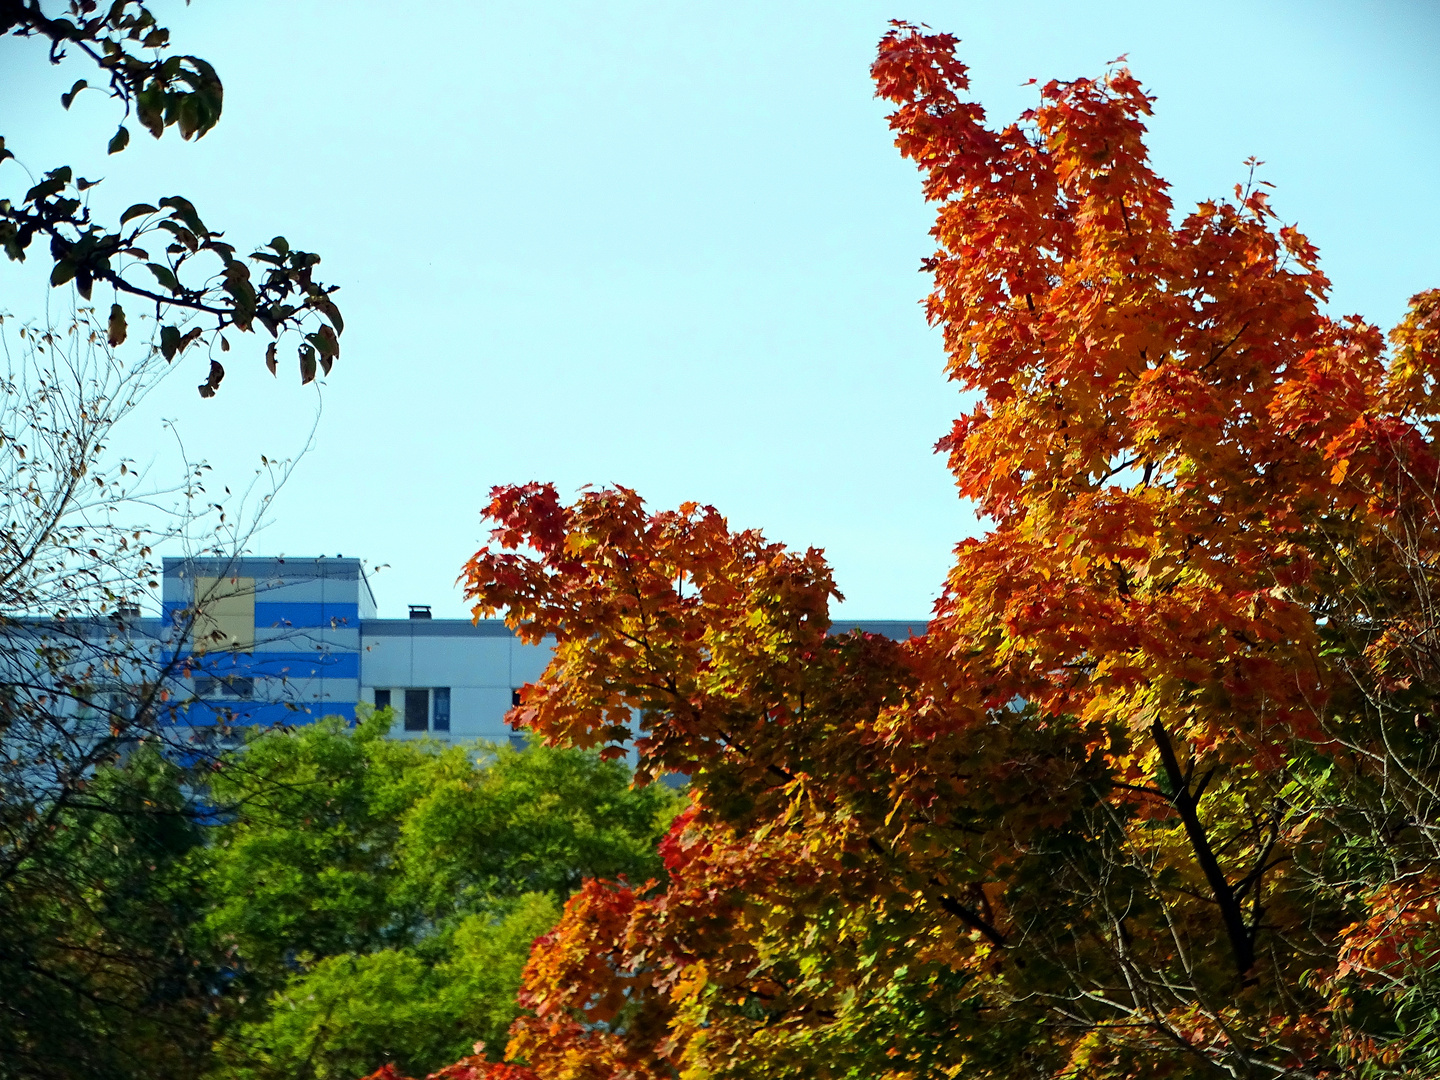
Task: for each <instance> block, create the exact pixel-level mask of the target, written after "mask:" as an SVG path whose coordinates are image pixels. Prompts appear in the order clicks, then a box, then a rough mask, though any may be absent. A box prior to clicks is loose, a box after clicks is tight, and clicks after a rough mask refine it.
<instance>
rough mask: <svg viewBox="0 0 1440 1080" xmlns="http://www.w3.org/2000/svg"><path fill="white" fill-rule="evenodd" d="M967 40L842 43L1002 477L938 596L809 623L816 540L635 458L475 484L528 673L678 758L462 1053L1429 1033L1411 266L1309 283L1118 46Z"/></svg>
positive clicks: (936, 1070)
mask: <svg viewBox="0 0 1440 1080" xmlns="http://www.w3.org/2000/svg"><path fill="white" fill-rule="evenodd" d="M955 47H956V40H955V39H954V38H953V37H951V36H949V35H946V34H938V33H932V32H929V31H927V30H923V29H920V28H917V27H913V26H909V25H905V24H897V25H896V26H895V27H894V29H892V30H891V31H890V32H889V33H888V34H887V35H886V36H885V38H884V39H883V40H882V42H881V44H880V50H879V56H878V58H877V60H876V62H875V64H874V67H873V70H872V74H873V76H874V78H875V81H876V86H877V93H878V94H879V96H881V97H882V98H884V99H885V100H887V101H889V102H890V103H892V104H893V105H894V107H895V108H894V111H893V112H892V113H891V115H890V124H891V127H892V129H893V130H894V131H895V133H896V144H897V146H898V148H899V149H900V151H901V153H902V154H903V155H904V156H906V157H907V158H909V159H911V160H913V161H915V162H916V164H917V165H918V166H919V168H920V170H921V174H922V178H923V185H924V193H925V197H926V198H927V199H928V200H930V201H931V202H932V203H933V204H934V205H935V207H936V223H935V227H934V230H933V236H934V238H935V240H936V244H937V250H936V251H935V253H934V255H933V256H932V257H931V258H929V259H928V260H927V261H926V267H927V268H928V269H929V270H930V272H931V273H932V274H933V276H934V282H935V288H934V291H933V292H932V293H931V295H930V297H929V300H928V306H927V312H928V315H929V318H930V320H931V321H932V322H933V323H934V324H936V325H938V326H940V327H941V328H942V330H943V332H944V340H945V347H946V353H947V358H948V359H947V372H948V374H949V376H950V378H951V379H953V380H955V381H956V382H958V383H959V384H960V385H961V386H962V387H963V388H964V389H966V390H968V391H971V392H973V393H974V395H975V396H974V401H975V404H974V407H973V408H972V409H971V410H970V411H969V412H968V413H967V414H966V415H964V416H962V417H961V418H960V419H959V420H958V421H957V422H956V423H955V425H954V427H953V429H952V430H951V431H950V432H949V433H948V434H947V435H946V436H945V437H944V439H943V440H942V441H941V443H940V449H941V450H942V451H943V452H944V453H946V454H947V455H948V458H949V463H950V467H951V470H952V472H953V473H954V475H955V478H956V483H957V487H958V490H959V493H960V494H961V496H962V497H964V498H967V499H969V500H971V501H973V502H974V503H975V504H976V506H977V507H978V508H979V509H980V511H981V512H982V513H983V514H984V515H985V517H986V519H987V520H988V522H989V527H988V529H987V531H986V533H985V535H984V536H983V537H981V538H979V539H976V540H967V541H965V542H962V543H961V544H960V545H959V546H958V547H957V548H956V553H955V554H956V561H955V567H954V569H953V571H952V572H951V574H950V576H949V578H948V580H947V583H946V587H945V590H944V593H943V595H942V597H941V599H940V600H939V602H938V603H937V607H936V612H935V618H934V619H933V621H932V622H931V623H930V625H929V629H928V631H927V632H926V634H925V635H924V636H922V637H919V638H914V639H911V640H909V641H906V642H891V641H888V640H885V639H880V638H875V637H871V636H867V635H864V634H859V633H851V634H843V635H831V634H829V633H828V629H829V617H828V603H829V601H830V600H831V599H832V598H833V597H834V596H835V595H836V592H835V587H834V584H833V581H832V579H831V577H830V574H829V571H828V569H827V567H826V565H825V563H824V561H823V558H822V557H821V555H820V553H819V552H816V551H814V550H811V551H807V552H803V553H800V552H792V551H787V550H785V549H783V548H782V547H781V546H779V545H776V544H772V543H769V542H767V541H765V540H764V538H763V537H762V536H761V535H759V534H758V533H756V532H753V531H745V532H738V533H737V532H734V531H732V530H730V529H729V527H728V526H727V524H726V522H725V520H724V519H723V518H722V517H721V516H720V514H719V513H718V512H716V511H715V510H713V509H711V508H708V507H700V506H696V505H693V504H687V505H684V506H682V507H680V508H679V509H678V510H675V511H666V512H660V513H651V512H648V511H647V510H646V508H645V507H644V505H643V504H642V502H641V500H640V499H639V497H638V496H637V495H635V494H634V493H633V492H630V491H628V490H626V489H623V488H617V489H609V490H602V491H592V492H587V493H585V494H583V495H582V496H581V497H580V498H579V500H578V501H576V502H575V503H573V504H572V505H569V506H566V505H563V504H562V502H561V500H560V499H559V497H558V496H557V494H556V492H555V491H554V490H553V489H552V488H550V487H547V486H541V485H529V486H524V487H518V488H504V489H497V490H496V492H495V493H494V495H493V498H492V501H491V503H490V505H489V507H488V509H487V514H488V515H489V517H490V518H491V519H492V520H493V522H494V523H495V530H494V534H493V535H494V542H493V544H492V546H490V547H487V548H485V549H483V550H481V551H480V552H479V553H478V554H477V555H476V556H475V558H474V559H473V560H472V561H471V562H470V563H469V564H468V566H467V568H466V580H467V587H468V590H469V595H470V596H471V597H472V598H473V600H474V601H475V604H476V609H475V610H476V613H477V615H479V614H486V613H492V612H496V611H501V610H503V611H505V612H506V613H507V618H508V619H509V620H510V621H511V624H512V625H513V626H514V627H515V628H516V629H517V631H518V632H519V633H520V634H521V635H522V637H525V638H526V639H527V640H538V639H539V638H540V637H541V636H542V635H554V637H555V638H556V640H557V642H558V644H557V646H556V650H555V656H554V659H553V661H552V663H551V664H550V666H549V668H548V669H547V670H546V672H545V674H544V676H543V677H542V678H541V679H540V680H539V681H538V682H537V683H536V684H535V685H533V686H531V687H528V688H527V689H526V690H525V692H524V696H523V700H522V703H521V705H520V706H519V707H518V708H517V709H516V710H515V711H514V713H513V720H514V721H515V722H516V723H517V724H519V725H521V726H524V727H526V728H528V729H529V730H531V731H533V732H535V733H536V734H538V735H540V736H543V737H544V738H546V739H547V740H549V741H551V742H553V743H556V744H563V745H577V746H586V747H593V746H598V747H601V748H602V752H603V753H607V754H611V755H614V754H618V753H620V752H621V748H622V746H623V745H624V744H625V741H626V740H627V738H628V737H629V732H630V724H631V720H632V717H634V716H636V715H638V717H639V720H640V725H641V729H642V735H641V737H640V738H638V739H637V740H636V742H635V747H636V750H637V752H638V754H639V776H640V777H641V778H642V780H643V779H644V778H647V777H648V778H654V777H655V776H657V775H659V774H660V773H661V772H664V771H671V770H673V771H677V772H681V773H684V774H685V775H687V776H688V777H689V778H690V781H691V790H692V792H693V805H692V807H691V809H690V810H689V811H688V812H687V814H686V815H684V816H683V817H682V818H681V819H679V820H678V821H677V823H676V825H675V826H674V828H673V829H672V831H671V833H670V835H669V837H668V838H667V840H666V841H665V844H664V846H663V852H664V855H665V859H666V865H667V869H668V874H669V877H668V881H666V882H665V883H663V884H656V883H650V884H648V885H645V884H640V883H635V882H629V883H625V882H608V883H607V882H603V881H598V880H597V881H592V882H589V883H587V885H586V886H585V888H584V889H582V891H581V892H580V893H579V894H578V895H577V896H576V897H575V898H574V899H572V900H571V901H570V902H569V904H568V905H567V907H566V910H565V915H564V917H563V918H562V920H561V923H560V925H559V926H558V927H557V928H556V930H555V931H554V932H553V933H552V934H550V935H549V936H547V937H546V938H545V939H543V940H542V941H541V942H540V943H538V944H537V947H536V950H535V952H534V954H533V955H532V957H531V960H530V964H529V967H528V968H527V973H526V979H525V986H524V989H523V991H522V1002H523V1003H524V1004H525V1005H526V1006H527V1007H528V1009H529V1014H528V1015H527V1016H525V1017H523V1018H522V1019H521V1020H519V1021H518V1022H517V1024H516V1025H515V1027H514V1028H513V1029H512V1032H511V1041H510V1045H509V1049H508V1055H509V1057H510V1059H511V1062H512V1064H505V1065H493V1066H492V1065H488V1064H486V1063H485V1062H484V1061H483V1060H482V1059H480V1058H472V1059H470V1060H468V1061H466V1062H464V1063H462V1064H461V1065H460V1066H457V1068H459V1069H463V1070H468V1071H469V1072H470V1073H472V1074H474V1075H476V1076H482V1075H490V1076H494V1077H512V1076H527V1077H529V1076H538V1077H543V1078H546V1080H550V1078H560V1077H566V1078H570V1077H587V1078H588V1077H597V1078H598V1077H621V1076H626V1077H632V1076H633V1077H656V1078H659V1077H671V1076H675V1075H684V1076H695V1077H698V1076H711V1075H743V1076H746V1077H782V1076H783V1077H788V1076H797V1077H798V1076H807V1077H808V1076H836V1077H838V1076H866V1077H872V1076H881V1077H893V1078H900V1077H916V1078H919V1077H931V1076H957V1075H964V1076H967V1077H969V1076H974V1077H980V1076H994V1077H1013V1076H1037V1077H1062V1076H1063V1077H1095V1078H1099V1077H1135V1078H1139V1077H1150V1076H1177V1077H1178V1076H1195V1077H1200V1076H1212V1075H1231V1076H1237V1077H1319V1076H1327V1077H1330V1076H1362V1075H1363V1076H1390V1075H1394V1076H1428V1075H1433V1074H1434V1071H1435V1068H1436V1067H1437V1062H1440V1058H1437V1051H1440V1041H1437V1038H1436V1031H1437V1023H1436V1017H1437V1016H1440V980H1437V977H1436V968H1437V965H1436V964H1435V962H1434V960H1433V957H1434V956H1435V954H1436V946H1437V945H1440V940H1437V933H1436V930H1437V896H1440V892H1437V884H1440V879H1437V869H1436V868H1437V861H1436V860H1437V854H1440V852H1437V850H1436V848H1435V837H1436V835H1437V826H1440V818H1437V811H1436V807H1437V798H1436V796H1437V794H1440V768H1437V764H1440V763H1437V750H1436V745H1437V744H1436V742H1435V736H1434V732H1435V730H1437V724H1440V717H1437V715H1436V706H1435V702H1436V700H1437V696H1436V691H1437V689H1440V685H1437V675H1436V672H1437V669H1436V662H1437V659H1440V654H1437V652H1436V644H1435V636H1434V635H1435V629H1434V627H1435V621H1434V619H1433V617H1432V616H1433V603H1434V601H1433V596H1434V588H1433V586H1434V577H1433V574H1434V567H1435V566H1436V565H1437V564H1436V555H1437V540H1440V513H1437V509H1440V505H1437V493H1440V456H1437V454H1436V442H1435V435H1436V431H1435V424H1436V417H1437V410H1440V399H1437V396H1436V383H1435V372H1436V367H1437V364H1440V293H1436V292H1431V293H1425V294H1421V295H1420V296H1417V297H1415V298H1414V299H1413V300H1412V301H1411V306H1410V313H1409V315H1407V317H1406V318H1405V320H1404V321H1403V322H1402V324H1401V325H1400V326H1399V327H1398V328H1397V329H1396V330H1394V331H1393V332H1392V333H1391V334H1390V337H1389V346H1388V348H1387V344H1386V338H1385V336H1384V335H1383V334H1382V333H1381V332H1380V331H1379V330H1378V329H1376V328H1374V327H1373V326H1371V325H1369V324H1367V323H1366V322H1364V321H1363V320H1362V319H1360V318H1358V317H1350V318H1335V317H1333V316H1331V315H1329V314H1327V312H1326V311H1325V309H1324V303H1325V300H1326V296H1327V291H1328V282H1327V280H1326V278H1325V277H1324V275H1323V274H1322V272H1321V271H1320V269H1319V263H1318V257H1317V254H1316V251H1315V249H1314V248H1313V247H1312V246H1311V245H1310V243H1309V242H1308V241H1307V240H1306V239H1305V237H1304V236H1303V235H1302V234H1301V233H1300V232H1299V231H1298V230H1297V229H1296V228H1294V227H1293V226H1289V225H1285V224H1283V223H1282V222H1281V221H1280V220H1279V219H1278V218H1277V217H1276V216H1275V214H1274V212H1273V211H1272V210H1271V208H1270V205H1269V201H1268V197H1267V193H1266V191H1265V188H1266V186H1267V185H1265V184H1264V183H1262V182H1257V181H1256V180H1255V170H1254V163H1252V166H1251V171H1250V174H1249V177H1248V178H1247V179H1246V180H1245V182H1243V183H1242V184H1240V185H1238V186H1237V187H1236V189H1235V193H1234V197H1233V198H1230V199H1217V200H1213V201H1208V202H1205V203H1202V204H1200V205H1199V206H1198V207H1197V208H1195V209H1194V210H1193V211H1191V212H1189V213H1187V214H1185V215H1183V216H1182V215H1179V214H1177V213H1176V211H1175V209H1174V207H1173V206H1172V204H1171V201H1170V198H1169V196H1168V193H1167V185H1166V183H1165V182H1164V181H1163V180H1162V179H1160V178H1159V177H1158V176H1156V175H1155V173H1154V172H1153V170H1152V169H1151V168H1150V165H1149V163H1148V159H1147V155H1146V151H1145V146H1144V134H1145V127H1144V122H1145V117H1147V116H1148V115H1149V114H1150V110H1151V105H1152V99H1151V98H1150V97H1149V96H1147V95H1146V94H1145V93H1144V91H1143V89H1142V88H1141V86H1140V84H1139V83H1138V82H1137V81H1136V79H1135V78H1134V77H1133V76H1132V75H1131V73H1130V72H1129V71H1128V70H1127V69H1125V68H1124V67H1114V68H1112V69H1111V70H1109V71H1108V72H1107V73H1106V74H1105V75H1104V76H1103V77H1102V78H1099V79H1079V80H1075V81H1072V82H1051V83H1049V84H1046V85H1045V86H1043V87H1041V88H1040V89H1039V103H1038V105H1037V107H1036V108H1034V109H1032V110H1030V111H1027V112H1026V113H1025V114H1024V115H1023V116H1021V117H1020V119H1019V120H1018V121H1017V122H1015V123H1013V124H1010V125H1008V126H1004V127H998V128H997V127H992V126H989V125H988V124H987V123H986V117H985V114H984V111H983V109H982V108H981V107H980V106H979V105H978V104H976V103H974V102H972V101H970V100H968V99H967V98H966V97H965V94H964V92H965V90H966V88H967V75H966V69H965V66H964V65H963V64H962V63H961V62H960V61H959V60H958V59H957V58H956V55H955Z"/></svg>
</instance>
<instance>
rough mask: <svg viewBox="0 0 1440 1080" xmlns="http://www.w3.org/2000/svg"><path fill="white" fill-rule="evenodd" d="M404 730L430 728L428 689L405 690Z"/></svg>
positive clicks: (424, 729)
mask: <svg viewBox="0 0 1440 1080" xmlns="http://www.w3.org/2000/svg"><path fill="white" fill-rule="evenodd" d="M405 730H406V731H429V730H430V691H429V690H406V691H405Z"/></svg>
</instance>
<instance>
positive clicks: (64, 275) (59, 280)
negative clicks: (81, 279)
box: [50, 259, 76, 286]
mask: <svg viewBox="0 0 1440 1080" xmlns="http://www.w3.org/2000/svg"><path fill="white" fill-rule="evenodd" d="M75 270H76V266H75V264H74V263H72V262H70V261H69V260H68V259H62V260H61V261H60V262H57V263H56V264H55V269H54V270H51V271H50V284H51V285H54V286H60V285H64V284H65V283H66V282H67V281H69V280H70V279H71V278H73V277H74V276H75Z"/></svg>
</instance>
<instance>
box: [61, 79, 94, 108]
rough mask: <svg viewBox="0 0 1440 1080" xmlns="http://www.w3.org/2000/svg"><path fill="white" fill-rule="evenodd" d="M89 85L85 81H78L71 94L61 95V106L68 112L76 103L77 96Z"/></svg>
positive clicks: (71, 89)
mask: <svg viewBox="0 0 1440 1080" xmlns="http://www.w3.org/2000/svg"><path fill="white" fill-rule="evenodd" d="M89 85H90V84H89V83H87V82H86V81H85V80H84V79H76V80H75V85H74V86H72V87H70V92H69V93H66V94H61V95H60V104H61V105H63V106H64V107H65V108H66V109H67V110H68V109H69V108H70V106H71V104H72V103H73V102H74V101H75V95H76V94H78V93H80V91H81V90H84V89H85V88H86V87H87V86H89Z"/></svg>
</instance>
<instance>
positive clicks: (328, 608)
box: [255, 594, 360, 630]
mask: <svg viewBox="0 0 1440 1080" xmlns="http://www.w3.org/2000/svg"><path fill="white" fill-rule="evenodd" d="M262 595H264V594H262ZM255 626H256V628H257V629H265V628H267V627H287V626H295V627H345V628H348V629H356V630H358V629H359V628H360V605H359V604H348V603H341V602H339V601H334V600H327V601H321V602H319V603H315V602H304V601H294V602H291V601H286V602H283V603H270V602H269V601H261V600H257V601H255Z"/></svg>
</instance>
